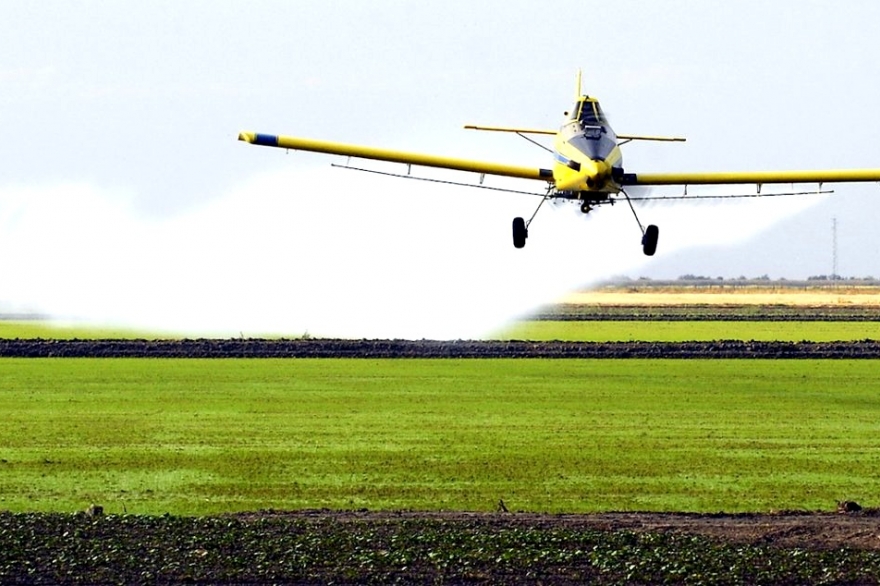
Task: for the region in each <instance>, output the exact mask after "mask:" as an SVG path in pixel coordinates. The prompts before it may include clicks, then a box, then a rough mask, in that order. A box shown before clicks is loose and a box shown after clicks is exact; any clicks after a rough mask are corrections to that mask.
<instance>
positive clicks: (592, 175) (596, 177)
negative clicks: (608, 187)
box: [586, 161, 611, 189]
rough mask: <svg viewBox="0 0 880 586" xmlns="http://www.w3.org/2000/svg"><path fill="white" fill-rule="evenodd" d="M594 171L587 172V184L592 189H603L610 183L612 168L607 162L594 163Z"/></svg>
mask: <svg viewBox="0 0 880 586" xmlns="http://www.w3.org/2000/svg"><path fill="white" fill-rule="evenodd" d="M592 167H593V168H592V169H589V170H588V171H587V176H586V182H587V187H589V188H590V189H601V188H602V187H603V186H604V185H605V183H607V182H608V177H609V176H610V175H611V167H609V166H608V164H607V163H606V162H605V161H593V165H592Z"/></svg>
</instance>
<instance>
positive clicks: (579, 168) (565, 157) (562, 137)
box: [553, 96, 623, 198]
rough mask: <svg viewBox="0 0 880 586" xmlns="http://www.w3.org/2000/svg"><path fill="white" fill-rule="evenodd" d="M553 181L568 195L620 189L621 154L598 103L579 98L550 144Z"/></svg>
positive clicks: (591, 99) (576, 195) (586, 194)
mask: <svg viewBox="0 0 880 586" xmlns="http://www.w3.org/2000/svg"><path fill="white" fill-rule="evenodd" d="M554 150H555V153H554V158H555V161H554V165H553V182H554V185H555V187H556V190H557V191H559V192H562V193H564V194H566V195H568V196H569V197H572V198H584V197H588V196H589V195H590V193H591V192H593V193H599V194H613V193H618V192H619V191H620V185H619V183H618V179H619V177H620V176H621V175H622V173H623V155H622V153H621V152H620V147H619V146H618V141H617V136H616V135H615V134H614V131H613V130H612V129H611V126H610V125H609V124H608V121H607V120H606V119H605V116H604V114H603V113H602V110H601V108H600V107H599V102H598V101H597V100H596V99H594V98H589V97H586V96H584V97H581V98H580V99H579V100H578V102H577V103H576V104H575V109H574V112H572V114H571V117H570V118H569V120H568V121H567V122H566V123H565V124H564V125H563V126H562V128H560V129H559V132H558V133H557V134H556V139H555V144H554Z"/></svg>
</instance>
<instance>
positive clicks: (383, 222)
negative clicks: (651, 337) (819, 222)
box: [0, 168, 816, 339]
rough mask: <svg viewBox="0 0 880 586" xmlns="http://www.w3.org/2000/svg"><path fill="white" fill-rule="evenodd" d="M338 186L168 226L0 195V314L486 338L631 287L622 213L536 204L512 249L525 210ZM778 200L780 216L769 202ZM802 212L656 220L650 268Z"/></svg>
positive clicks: (319, 180) (58, 194)
mask: <svg viewBox="0 0 880 586" xmlns="http://www.w3.org/2000/svg"><path fill="white" fill-rule="evenodd" d="M350 173H352V172H351V171H329V170H328V169H327V168H321V169H320V170H305V171H304V170H291V171H283V172H276V173H273V174H269V175H264V176H261V177H257V178H254V179H252V180H251V181H248V182H247V183H246V184H242V185H240V186H238V187H237V188H235V189H233V190H231V191H230V192H229V193H227V194H225V195H223V196H222V197H219V198H218V199H216V200H214V201H213V203H211V204H209V205H207V206H205V207H203V208H201V209H198V210H194V211H191V212H189V213H187V214H182V215H178V216H176V217H173V218H170V219H162V220H159V219H150V220H148V219H143V218H142V217H139V216H138V215H137V214H136V213H135V212H134V211H133V209H132V208H131V207H130V206H128V205H127V204H126V200H125V198H124V197H120V195H119V194H115V193H108V192H106V191H104V190H102V189H100V188H98V187H95V186H90V185H81V184H77V185H55V186H44V187H39V188H15V187H8V188H5V189H0V245H2V247H3V250H4V251H5V253H4V255H3V256H2V258H0V274H2V281H0V313H3V312H7V313H8V312H21V311H29V312H40V313H44V314H47V315H50V316H52V317H53V318H55V319H58V320H73V321H77V322H84V323H90V324H94V325H102V326H106V325H112V326H118V327H130V328H135V329H142V330H146V331H150V332H168V333H176V334H183V335H189V336H196V335H212V336H240V335H242V336H261V335H283V336H288V337H297V336H302V335H304V334H308V335H312V336H322V337H348V338H361V337H363V338H409V339H420V338H434V339H457V338H475V337H480V336H484V335H486V334H488V333H490V332H492V331H493V330H496V329H498V328H500V327H502V326H503V325H505V324H506V323H507V322H509V321H510V320H511V319H514V318H516V317H518V316H521V315H524V314H527V313H528V312H529V311H530V310H532V309H534V308H536V307H537V306H540V305H542V304H546V303H551V302H553V301H554V300H556V299H558V298H559V297H560V296H561V295H564V294H565V293H567V292H569V291H572V290H575V289H578V288H582V287H585V286H589V285H590V284H594V283H598V282H600V281H602V280H605V279H607V278H609V277H611V276H614V275H625V274H629V275H637V274H638V270H639V267H641V266H642V265H644V264H645V263H647V262H651V259H646V258H645V257H643V256H642V254H641V247H640V245H639V240H640V235H639V232H638V227H637V226H636V223H635V221H634V219H633V217H632V214H631V213H630V211H629V209H628V208H627V207H626V206H625V205H624V206H621V205H618V206H614V207H613V208H612V207H605V208H601V209H599V210H596V211H595V212H594V213H592V214H590V215H589V216H584V215H583V214H581V213H580V212H579V211H578V208H577V206H576V205H572V204H569V203H565V202H560V203H558V204H551V203H548V204H545V205H544V207H543V208H542V210H541V212H540V213H539V215H538V217H537V219H536V220H535V222H534V223H533V224H532V226H531V228H530V231H529V241H528V245H527V246H526V248H525V249H522V250H516V249H514V248H513V246H512V244H511V236H510V229H511V228H510V226H511V220H512V219H513V217H514V216H524V217H526V218H528V217H529V216H530V215H531V213H532V211H534V208H535V206H536V205H537V203H538V201H539V200H538V198H535V197H532V196H527V195H515V194H508V193H492V192H486V191H479V190H476V189H469V188H462V187H450V186H447V185H437V184H430V183H421V182H415V181H402V180H397V179H392V178H385V177H374V176H370V175H366V174H360V175H358V176H357V177H356V181H357V185H358V188H357V189H356V190H353V191H348V192H345V191H341V190H336V189H334V188H333V187H328V182H331V183H330V185H332V182H341V181H343V180H346V181H348V180H350V179H351V178H350V177H349V176H348V175H347V174H350ZM783 199H784V200H785V202H781V201H774V200H783ZM815 202H816V198H805V199H798V198H771V200H770V201H757V202H756V201H740V202H730V203H721V204H699V205H692V204H676V205H662V206H661V205H655V206H651V207H648V208H645V209H643V210H642V212H641V214H642V220H643V222H644V223H646V224H647V223H654V224H658V225H659V226H660V244H659V247H658V253H657V255H658V256H657V257H654V258H658V257H659V256H660V255H671V254H674V253H675V251H676V250H681V249H683V248H685V247H689V246H700V245H707V244H715V245H725V244H730V243H733V242H737V241H741V240H743V239H746V238H748V237H749V236H751V235H753V234H755V233H757V232H759V231H760V230H763V229H766V228H767V227H769V226H771V225H772V224H774V223H775V222H777V221H779V220H781V219H783V218H785V217H789V216H791V215H793V214H794V213H796V212H798V211H801V210H802V209H805V208H806V207H808V206H810V205H812V204H813V203H815Z"/></svg>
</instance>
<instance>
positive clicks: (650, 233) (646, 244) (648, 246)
mask: <svg viewBox="0 0 880 586" xmlns="http://www.w3.org/2000/svg"><path fill="white" fill-rule="evenodd" d="M659 237H660V228H658V227H657V226H655V225H654V224H651V225H650V226H648V227H647V229H645V235H644V236H642V251H644V253H645V256H654V253H655V252H657V239H658V238H659Z"/></svg>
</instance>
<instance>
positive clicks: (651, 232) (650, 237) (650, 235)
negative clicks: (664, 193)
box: [620, 189, 660, 256]
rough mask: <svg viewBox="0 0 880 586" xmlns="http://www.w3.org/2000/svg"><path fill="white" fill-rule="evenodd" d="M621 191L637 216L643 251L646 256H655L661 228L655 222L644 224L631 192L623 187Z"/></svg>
mask: <svg viewBox="0 0 880 586" xmlns="http://www.w3.org/2000/svg"><path fill="white" fill-rule="evenodd" d="M620 192H621V193H622V194H623V195H624V197H626V203H628V204H629V209H631V210H632V213H633V216H635V218H636V223H637V224H638V225H639V230H641V231H642V252H644V253H645V256H654V253H655V252H657V239H658V238H659V237H660V228H658V227H657V226H655V225H654V224H650V225H649V226H648V227H647V228H645V227H644V226H642V222H641V220H639V215H638V214H637V213H636V208H635V207H633V202H632V200H631V199H630V198H629V194H628V193H627V192H626V191H624V190H623V189H621V190H620Z"/></svg>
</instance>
